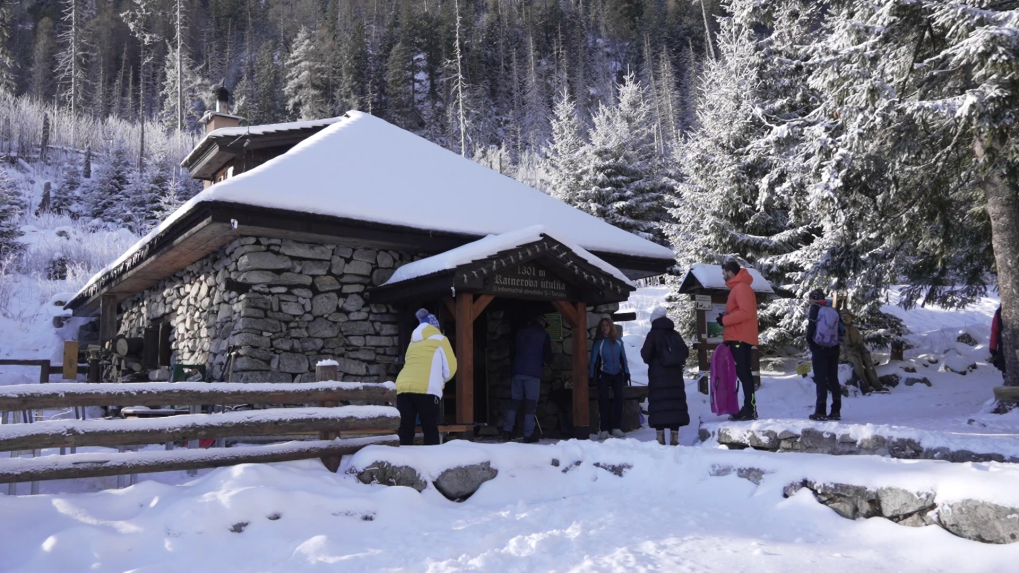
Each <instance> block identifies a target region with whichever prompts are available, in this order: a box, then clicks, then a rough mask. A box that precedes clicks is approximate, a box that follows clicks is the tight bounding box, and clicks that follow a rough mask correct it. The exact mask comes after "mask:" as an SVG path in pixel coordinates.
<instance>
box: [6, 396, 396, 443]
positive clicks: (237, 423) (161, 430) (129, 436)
mask: <svg viewBox="0 0 1019 573" xmlns="http://www.w3.org/2000/svg"><path fill="white" fill-rule="evenodd" d="M365 408H368V409H375V408H378V409H379V410H380V414H379V415H378V416H375V417H364V415H363V412H364V411H365ZM383 412H384V413H383ZM399 426H400V415H399V413H398V412H397V411H396V409H395V408H387V407H374V406H343V407H341V408H279V409H274V410H253V411H244V412H226V413H222V414H190V415H187V416H173V417H170V418H157V419H145V420H141V419H138V420H86V421H81V420H54V421H49V422H39V423H35V424H12V425H6V426H4V427H2V428H0V451H8V452H11V451H20V450H36V449H43V448H63V447H84V446H104V447H111V446H131V445H138V444H164V443H166V442H177V441H182V440H197V439H201V438H228V437H231V436H245V435H247V436H259V435H266V434H287V433H302V434H303V433H308V434H317V433H318V432H322V431H334V432H350V431H355V430H386V429H388V430H390V431H395V430H396V429H397V428H398V427H399Z"/></svg>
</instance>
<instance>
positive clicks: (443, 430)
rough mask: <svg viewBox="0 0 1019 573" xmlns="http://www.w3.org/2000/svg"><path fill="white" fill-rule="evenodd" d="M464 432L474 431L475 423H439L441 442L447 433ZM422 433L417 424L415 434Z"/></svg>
mask: <svg viewBox="0 0 1019 573" xmlns="http://www.w3.org/2000/svg"><path fill="white" fill-rule="evenodd" d="M462 432H472V433H473V432H474V425H473V424H440V425H439V443H440V444H441V443H443V442H445V441H446V440H445V438H446V434H456V433H462ZM381 433H384V431H383V430H364V431H360V430H359V431H357V432H347V434H353V435H358V436H360V435H365V436H370V435H375V434H381ZM390 433H392V432H390ZM420 433H421V426H416V427H415V428H414V434H415V435H416V434H420Z"/></svg>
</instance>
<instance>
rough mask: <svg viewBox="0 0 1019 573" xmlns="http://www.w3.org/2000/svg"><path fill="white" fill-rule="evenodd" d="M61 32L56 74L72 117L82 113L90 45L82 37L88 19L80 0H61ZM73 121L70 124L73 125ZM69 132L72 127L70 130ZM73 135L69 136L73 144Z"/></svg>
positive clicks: (87, 13) (86, 84)
mask: <svg viewBox="0 0 1019 573" xmlns="http://www.w3.org/2000/svg"><path fill="white" fill-rule="evenodd" d="M64 2H65V4H64V17H63V22H62V26H63V32H62V33H61V34H60V39H61V41H62V43H63V49H62V50H61V52H60V54H59V56H58V64H57V73H58V75H59V77H60V83H61V86H62V87H61V91H62V93H63V97H64V101H65V102H66V103H67V107H68V108H69V109H70V111H71V115H72V116H74V117H76V116H77V115H78V114H80V113H82V111H83V107H84V104H85V94H86V91H87V89H88V83H89V79H88V75H87V66H88V61H89V57H90V55H91V50H92V46H91V44H90V43H89V41H88V38H87V36H86V34H85V28H86V24H87V22H88V19H89V18H91V17H92V11H91V9H90V6H89V4H88V3H87V2H85V1H84V0H64ZM76 124H77V122H74V123H72V124H71V125H72V126H74V125H76ZM72 129H73V128H72ZM76 137H77V135H76V134H75V133H72V135H71V140H72V142H73V143H74V144H77V141H76Z"/></svg>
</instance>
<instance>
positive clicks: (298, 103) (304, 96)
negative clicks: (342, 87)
mask: <svg viewBox="0 0 1019 573" xmlns="http://www.w3.org/2000/svg"><path fill="white" fill-rule="evenodd" d="M325 79H326V68H325V66H324V65H323V64H322V62H321V61H320V53H319V50H318V49H316V47H315V43H314V37H313V36H312V35H311V34H310V33H309V32H308V29H307V28H303V27H302V28H301V30H300V32H298V33H297V37H296V38H294V43H293V46H292V48H291V50H290V57H289V58H288V59H287V82H286V86H285V87H284V89H283V92H284V94H285V95H286V98H287V109H289V110H290V113H291V115H292V116H293V117H295V118H297V119H300V120H302V121H306V120H311V119H322V118H324V117H328V116H329V109H328V107H327V104H326V93H325V85H324V81H325Z"/></svg>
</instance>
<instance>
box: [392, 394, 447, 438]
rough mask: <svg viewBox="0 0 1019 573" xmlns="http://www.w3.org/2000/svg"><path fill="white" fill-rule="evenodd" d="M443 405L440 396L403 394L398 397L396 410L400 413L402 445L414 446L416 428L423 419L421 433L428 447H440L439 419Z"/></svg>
mask: <svg viewBox="0 0 1019 573" xmlns="http://www.w3.org/2000/svg"><path fill="white" fill-rule="evenodd" d="M441 403H442V401H441V400H439V397H438V396H432V395H431V394H410V393H406V392H405V393H403V394H397V395H396V409H397V410H399V411H400V430H399V432H398V433H399V434H400V445H401V446H413V445H414V427H415V426H416V425H417V424H416V422H417V418H418V417H420V418H421V432H422V433H423V434H424V435H425V445H426V446H437V445H439V417H440V413H441Z"/></svg>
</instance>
